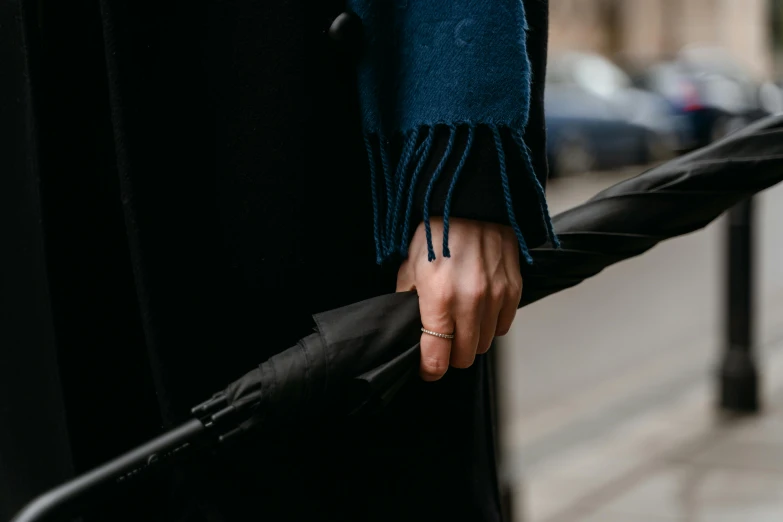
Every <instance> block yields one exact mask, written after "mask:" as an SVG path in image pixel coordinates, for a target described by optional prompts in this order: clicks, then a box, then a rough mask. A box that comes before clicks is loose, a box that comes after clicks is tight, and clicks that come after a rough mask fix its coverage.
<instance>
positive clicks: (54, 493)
mask: <svg viewBox="0 0 783 522" xmlns="http://www.w3.org/2000/svg"><path fill="white" fill-rule="evenodd" d="M205 431H206V426H205V425H204V423H203V422H202V421H201V420H199V419H193V420H191V421H188V422H186V423H185V424H182V425H181V426H179V427H178V428H175V429H173V430H171V431H168V432H166V433H164V434H163V435H161V436H159V437H157V438H155V439H153V440H151V441H149V442H148V443H146V444H144V445H143V446H139V447H138V448H135V449H133V450H131V451H129V452H127V453H125V454H124V455H122V456H120V457H117V458H116V459H114V460H112V461H109V462H107V463H106V464H103V465H102V466H99V467H97V468H95V469H93V470H92V471H89V472H87V473H85V474H83V475H80V476H78V477H76V478H74V479H72V480H70V481H68V482H66V483H64V484H62V485H60V486H58V487H56V488H54V489H52V490H49V491H47V492H46V493H43V494H42V495H39V496H38V497H36V498H34V499H33V500H32V501H31V502H29V503H28V504H27V505H26V506H25V507H24V508H23V509H22V510H21V511H20V512H19V513H18V514H17V515H16V516H15V517H14V518H13V519H12V520H11V522H43V521H45V520H52V517H55V516H58V515H63V514H65V512H66V511H68V510H69V509H72V508H74V507H75V505H76V504H77V503H78V502H79V501H82V500H85V498H86V497H88V496H92V495H94V494H95V493H96V492H97V491H99V490H101V489H102V488H103V487H105V486H109V485H111V484H117V483H122V482H124V481H126V480H129V479H131V478H133V477H134V476H135V475H137V474H139V473H141V472H143V471H145V470H146V469H148V468H150V467H152V466H155V465H157V464H158V463H160V462H161V461H163V460H167V459H168V458H169V457H172V456H174V455H175V454H176V453H178V452H180V451H182V450H184V449H186V448H188V447H189V446H191V444H192V443H193V442H194V441H195V440H196V439H198V438H199V437H200V436H201V435H202V434H203V433H205Z"/></svg>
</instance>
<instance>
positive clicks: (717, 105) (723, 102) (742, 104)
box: [635, 46, 781, 149]
mask: <svg viewBox="0 0 783 522" xmlns="http://www.w3.org/2000/svg"><path fill="white" fill-rule="evenodd" d="M635 83H636V84H637V85H638V86H640V87H643V88H646V89H649V90H650V91H651V92H655V93H658V94H660V95H661V96H663V97H664V98H666V99H667V100H668V101H669V103H670V104H671V106H672V107H673V109H674V110H675V111H676V113H677V114H679V115H681V116H682V117H684V118H686V119H687V121H688V122H689V125H690V126H691V128H692V130H693V138H694V139H693V142H692V143H691V144H690V146H689V147H687V148H688V149H691V148H697V147H703V146H705V145H707V144H709V143H711V142H713V141H715V140H716V139H719V138H721V137H723V136H726V135H727V134H730V133H731V132H734V131H736V130H738V129H740V128H742V127H744V126H745V125H747V124H748V123H750V122H752V121H754V120H756V119H759V118H761V117H764V116H766V115H768V114H770V113H773V112H778V111H779V110H780V105H781V97H780V90H779V88H778V87H776V86H775V85H774V84H771V83H768V84H762V83H761V82H759V81H757V80H756V79H755V78H753V76H752V75H751V74H750V73H748V72H747V71H746V70H745V69H744V68H743V67H742V66H740V65H739V64H737V63H736V62H735V61H734V60H732V59H731V57H730V56H729V55H728V54H726V53H725V52H724V51H722V50H721V49H719V48H713V47H702V46H698V47H696V46H693V47H688V48H685V49H683V50H682V51H681V52H680V53H679V56H678V57H677V59H675V60H673V61H668V62H663V63H659V64H657V65H654V66H653V67H651V68H649V69H648V70H646V71H644V72H643V73H641V74H639V75H636V76H635Z"/></svg>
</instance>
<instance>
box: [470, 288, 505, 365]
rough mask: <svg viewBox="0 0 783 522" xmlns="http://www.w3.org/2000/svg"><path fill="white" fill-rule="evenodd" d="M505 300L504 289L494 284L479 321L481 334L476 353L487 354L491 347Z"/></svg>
mask: <svg viewBox="0 0 783 522" xmlns="http://www.w3.org/2000/svg"><path fill="white" fill-rule="evenodd" d="M505 298H506V288H505V286H504V285H502V284H496V285H495V286H494V288H493V290H492V293H491V294H490V299H489V301H488V302H487V305H486V309H485V311H484V315H483V316H482V320H481V333H480V335H479V342H478V348H477V350H476V353H478V354H483V353H487V351H488V350H489V347H490V346H492V340H493V339H494V338H495V335H496V330H497V327H498V323H499V316H500V311H501V310H502V309H503V303H504V302H505Z"/></svg>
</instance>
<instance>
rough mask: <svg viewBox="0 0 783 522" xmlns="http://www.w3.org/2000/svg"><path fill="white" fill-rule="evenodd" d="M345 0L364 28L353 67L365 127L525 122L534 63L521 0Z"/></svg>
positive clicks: (383, 130) (384, 131)
mask: <svg viewBox="0 0 783 522" xmlns="http://www.w3.org/2000/svg"><path fill="white" fill-rule="evenodd" d="M348 4H349V6H350V8H351V9H353V10H354V11H355V12H356V13H357V14H358V15H359V16H360V17H361V19H362V23H363V25H364V28H365V34H366V40H365V50H364V55H363V57H362V60H361V61H360V63H359V66H358V83H359V96H360V100H361V103H362V112H363V123H364V130H365V132H368V133H378V134H381V135H388V134H390V133H392V132H399V131H402V132H406V131H410V130H413V129H416V128H419V127H420V126H422V125H427V126H433V125H435V124H439V123H443V124H458V123H469V124H474V125H475V124H495V125H504V126H508V127H511V128H513V129H520V130H521V129H523V128H524V126H525V124H526V123H527V118H528V112H529V106H530V78H531V74H530V70H531V67H530V61H529V59H528V55H527V49H526V32H527V23H526V20H525V10H524V6H523V4H522V2H521V0H493V1H491V2H487V1H486V0H429V1H426V2H424V1H408V0H403V1H377V0H350V1H349V2H348Z"/></svg>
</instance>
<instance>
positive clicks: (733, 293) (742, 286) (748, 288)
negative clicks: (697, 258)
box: [719, 198, 760, 413]
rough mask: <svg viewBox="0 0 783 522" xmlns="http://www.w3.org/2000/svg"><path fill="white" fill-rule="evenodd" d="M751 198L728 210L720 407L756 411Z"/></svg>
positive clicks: (727, 409) (756, 375)
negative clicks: (724, 341)
mask: <svg viewBox="0 0 783 522" xmlns="http://www.w3.org/2000/svg"><path fill="white" fill-rule="evenodd" d="M753 207H754V205H753V199H752V198H751V199H747V200H746V201H743V202H742V203H739V204H738V205H737V206H736V207H734V208H733V209H731V210H730V211H729V219H728V221H729V223H728V238H727V250H728V252H727V253H728V256H727V258H728V263H727V279H728V281H727V283H728V284H727V292H726V314H727V317H726V328H727V330H726V345H725V347H724V349H725V352H724V354H723V361H722V363H721V367H720V382H719V385H720V408H721V409H722V410H724V411H726V412H731V413H755V412H757V411H759V406H760V405H759V389H758V372H757V369H756V362H755V356H754V350H753V343H754V338H753V319H754V316H753V295H754V293H753V287H754V285H753V283H754V278H753V262H754V257H753V253H754V252H753V247H754V241H753V239H754V238H753V234H754V230H753Z"/></svg>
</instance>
